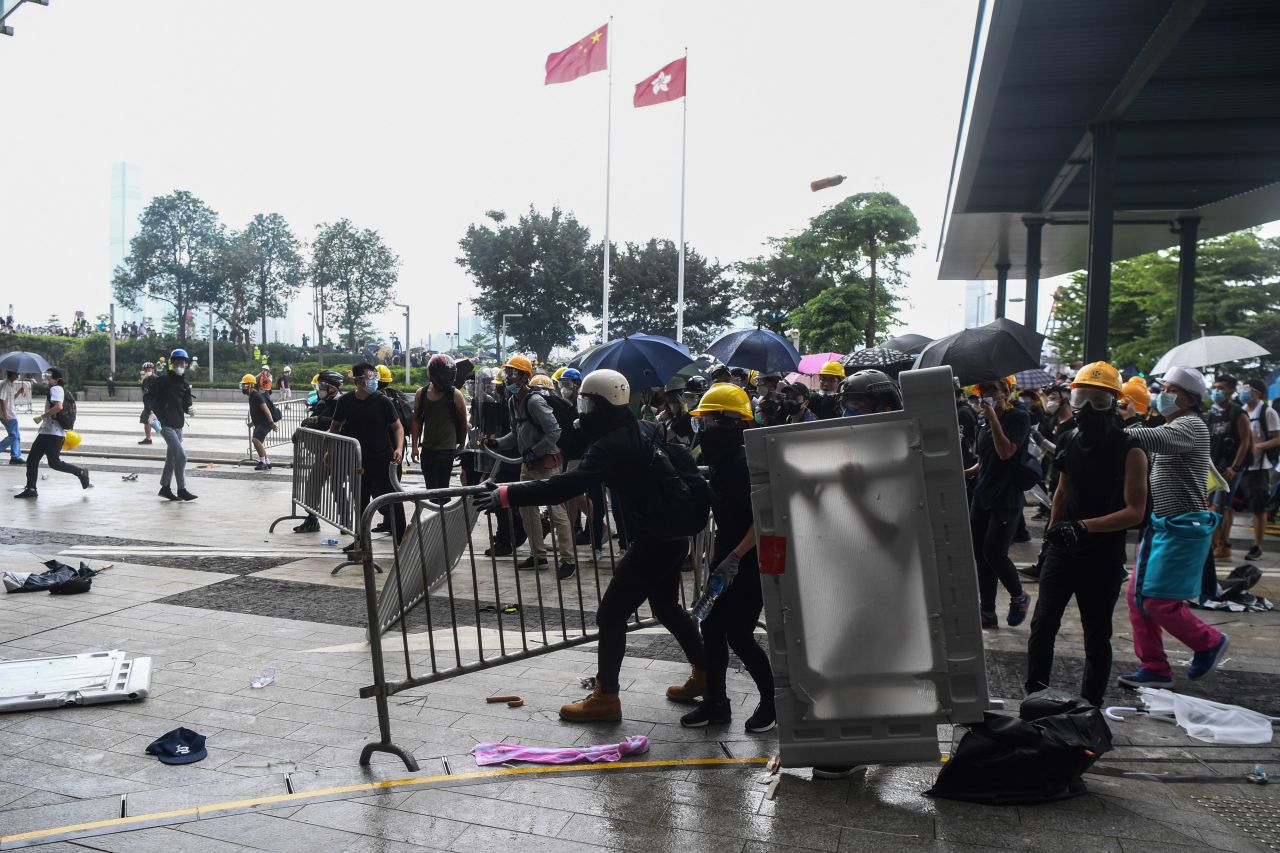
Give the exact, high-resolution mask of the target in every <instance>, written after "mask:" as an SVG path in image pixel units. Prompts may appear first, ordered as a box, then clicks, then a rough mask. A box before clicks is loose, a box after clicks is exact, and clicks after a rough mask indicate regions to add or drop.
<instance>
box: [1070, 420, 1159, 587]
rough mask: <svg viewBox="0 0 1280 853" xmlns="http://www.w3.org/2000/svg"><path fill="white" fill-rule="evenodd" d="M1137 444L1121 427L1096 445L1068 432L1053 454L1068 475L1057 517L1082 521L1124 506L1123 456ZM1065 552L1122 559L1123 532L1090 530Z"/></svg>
mask: <svg viewBox="0 0 1280 853" xmlns="http://www.w3.org/2000/svg"><path fill="white" fill-rule="evenodd" d="M1137 446H1138V443H1137V442H1136V441H1135V440H1134V439H1132V438H1130V437H1129V435H1128V434H1127V433H1125V432H1124V431H1123V430H1114V431H1113V432H1112V433H1111V434H1110V435H1109V436H1108V437H1107V438H1106V439H1105V440H1104V441H1102V442H1101V443H1099V444H1098V445H1097V446H1085V444H1084V443H1083V441H1082V439H1081V435H1080V433H1079V432H1078V431H1077V432H1073V433H1071V434H1070V435H1069V436H1068V437H1067V440H1066V441H1065V443H1064V444H1063V445H1062V446H1061V447H1059V448H1058V452H1057V454H1056V455H1055V456H1054V465H1056V466H1057V467H1058V470H1060V471H1061V472H1062V473H1063V474H1065V475H1066V477H1067V501H1066V506H1064V507H1063V514H1062V517H1061V518H1059V519H1058V520H1059V521H1082V520H1084V519H1086V518H1098V517H1099V516H1103V515H1110V514H1111V513H1113V512H1118V511H1119V510H1122V509H1124V463H1125V458H1126V457H1127V456H1128V453H1129V450H1130V449H1132V448H1134V447H1137ZM1054 547H1056V546H1054ZM1067 553H1069V554H1072V555H1073V556H1081V557H1085V556H1087V557H1091V558H1095V559H1098V560H1105V561H1106V562H1107V563H1108V564H1111V565H1114V564H1116V563H1123V562H1124V561H1125V557H1126V552H1125V532H1124V531H1123V530H1119V531H1116V532H1114V533H1091V534H1089V535H1088V536H1086V537H1085V538H1084V540H1083V541H1082V542H1080V544H1078V545H1076V546H1075V547H1074V548H1071V549H1068V551H1067Z"/></svg>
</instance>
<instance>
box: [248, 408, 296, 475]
mask: <svg viewBox="0 0 1280 853" xmlns="http://www.w3.org/2000/svg"><path fill="white" fill-rule="evenodd" d="M273 402H275V404H276V408H278V409H279V410H280V420H279V421H278V423H279V424H280V426H279V428H278V429H273V430H272V431H271V432H269V433H267V435H266V437H265V438H263V439H262V443H263V444H264V445H265V446H267V447H268V448H271V447H279V446H280V445H282V444H288V443H289V442H291V441H293V435H294V433H295V432H297V431H298V429H300V428H301V425H302V422H303V421H304V420H306V419H307V413H308V411H309V409H308V406H307V398H306V397H299V398H297V399H295V400H275V401H273ZM244 422H245V426H247V427H248V428H249V449H248V450H247V451H245V458H246V459H249V460H253V459H257V458H258V452H257V451H256V450H254V449H253V421H252V419H251V418H250V417H249V416H248V415H246V416H245V419H244Z"/></svg>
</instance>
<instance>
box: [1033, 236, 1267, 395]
mask: <svg viewBox="0 0 1280 853" xmlns="http://www.w3.org/2000/svg"><path fill="white" fill-rule="evenodd" d="M1086 282H1087V276H1086V275H1085V273H1083V272H1078V273H1075V274H1074V275H1073V276H1072V277H1071V283H1070V284H1067V285H1064V286H1063V287H1061V288H1060V289H1059V290H1058V292H1057V294H1056V300H1057V301H1056V308H1055V311H1056V315H1057V317H1058V319H1059V321H1060V324H1059V326H1058V328H1057V330H1056V331H1055V332H1054V334H1053V335H1052V336H1051V340H1052V342H1053V345H1054V347H1055V348H1056V349H1057V350H1058V353H1059V356H1060V358H1061V360H1062V361H1064V362H1067V363H1070V362H1072V361H1076V360H1078V359H1080V358H1082V357H1083V351H1084V295H1085V284H1086ZM1177 292H1178V251H1177V250H1176V249H1170V250H1165V251H1159V252H1152V253H1150V254H1147V255H1139V256H1138V257H1136V258H1129V259H1127V260H1123V261H1118V262H1116V263H1115V264H1114V265H1113V266H1112V271H1111V303H1110V310H1109V313H1110V315H1111V324H1110V329H1109V334H1108V337H1109V338H1110V344H1111V360H1112V361H1113V362H1115V363H1116V364H1117V365H1119V366H1121V367H1136V368H1137V369H1138V370H1141V371H1144V372H1145V371H1148V370H1150V369H1151V368H1152V366H1154V365H1155V363H1156V361H1157V360H1159V358H1160V356H1162V355H1164V353H1165V352H1167V351H1168V350H1169V349H1171V348H1172V347H1173V345H1174V336H1175V326H1174V324H1175V315H1176V310H1175V306H1176V300H1177ZM1278 312H1280V239H1278V238H1275V237H1271V238H1263V237H1260V236H1259V235H1258V232H1257V231H1256V230H1247V231H1237V232H1235V233H1233V234H1227V235H1225V236H1223V237H1219V238H1216V239H1213V240H1206V241H1203V242H1202V243H1201V244H1200V246H1199V250H1198V253H1197V260H1196V295H1195V306H1194V315H1193V316H1194V320H1195V326H1196V334H1199V333H1200V332H1201V331H1203V332H1204V333H1205V334H1207V335H1241V336H1243V337H1247V338H1249V339H1250V340H1253V341H1256V342H1257V343H1258V344H1260V345H1262V346H1263V347H1264V348H1266V349H1268V350H1270V351H1271V352H1272V353H1277V354H1280V313H1278ZM1261 365H1262V366H1263V367H1264V368H1268V369H1269V368H1271V367H1274V366H1277V365H1280V357H1277V356H1270V357H1263V359H1262V360H1261ZM1197 366H1198V365H1197ZM1220 369H1224V370H1228V371H1231V370H1238V369H1239V366H1236V365H1222V366H1221V367H1220Z"/></svg>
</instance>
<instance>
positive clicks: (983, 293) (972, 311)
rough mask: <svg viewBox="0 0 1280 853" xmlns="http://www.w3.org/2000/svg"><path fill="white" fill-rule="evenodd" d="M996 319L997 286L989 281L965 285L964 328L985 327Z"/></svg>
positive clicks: (968, 282) (970, 282)
mask: <svg viewBox="0 0 1280 853" xmlns="http://www.w3.org/2000/svg"><path fill="white" fill-rule="evenodd" d="M995 318H996V294H995V285H994V284H992V283H991V282H989V281H966V282H965V283H964V327H965V328H966V329H972V328H973V327H974V326H985V325H986V324H987V323H990V322H992V321H993V320H995Z"/></svg>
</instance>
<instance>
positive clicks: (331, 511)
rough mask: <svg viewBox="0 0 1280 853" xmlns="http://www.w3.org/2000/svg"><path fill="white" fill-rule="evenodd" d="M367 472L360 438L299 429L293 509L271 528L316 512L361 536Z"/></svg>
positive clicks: (295, 458) (295, 448)
mask: <svg viewBox="0 0 1280 853" xmlns="http://www.w3.org/2000/svg"><path fill="white" fill-rule="evenodd" d="M304 402H305V401H304ZM363 474H364V468H363V463H362V462H361V458H360V442H358V441H356V440H355V439H354V438H348V437H347V436H345V435H338V434H337V433H332V432H320V431H319V430H314V429H306V428H299V429H297V430H295V431H294V441H293V510H292V512H291V513H290V514H289V515H282V516H280V517H279V518H277V519H276V520H275V521H273V522H271V527H270V528H268V532H271V533H274V532H275V529H276V525H277V524H279V523H280V522H282V521H289V520H291V519H297V518H306V517H307V516H308V515H314V516H315V517H316V518H318V519H320V520H321V521H323V522H325V523H327V524H331V525H333V526H334V527H336V528H338V530H339V531H341V532H342V533H345V534H347V535H348V536H357V537H358V531H359V524H360V483H361V477H362V476H363ZM300 510H301V511H303V512H301V513H300V512H299V511H300ZM349 565H354V563H352V562H346V563H343V564H342V565H340V566H338V568H337V569H334V572H335V573H337V571H338V569H341V568H342V567H343V566H349Z"/></svg>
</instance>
